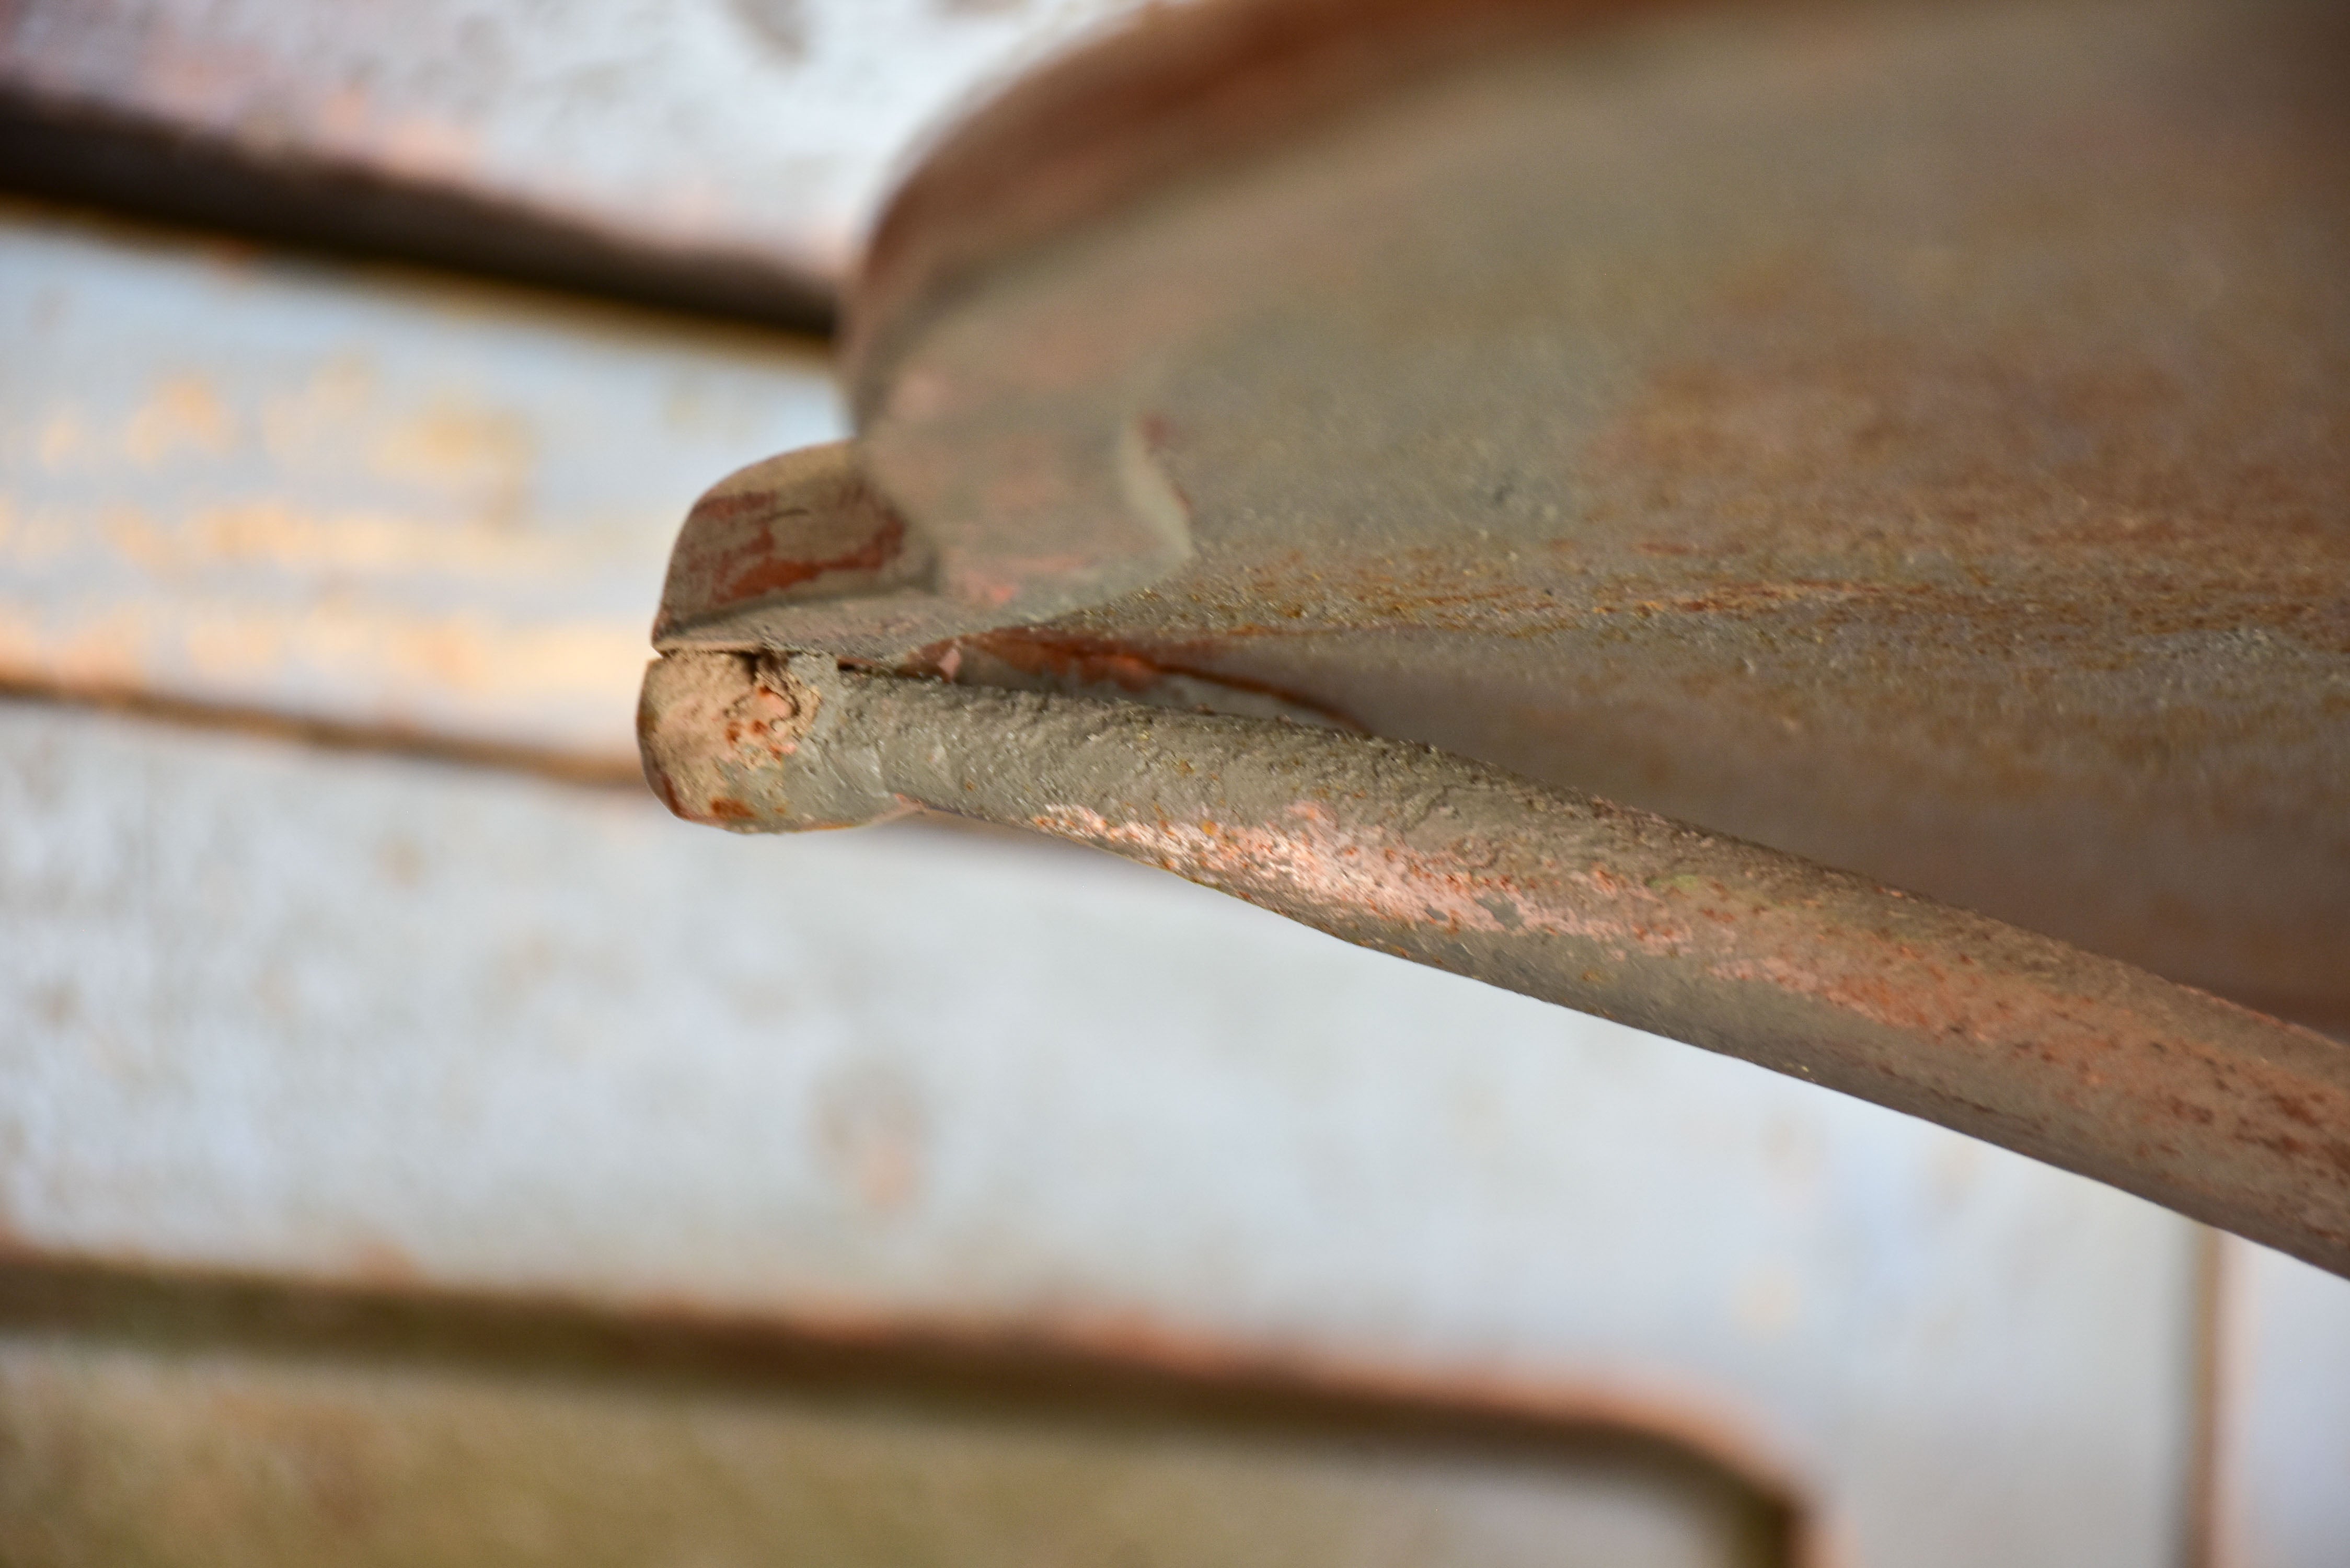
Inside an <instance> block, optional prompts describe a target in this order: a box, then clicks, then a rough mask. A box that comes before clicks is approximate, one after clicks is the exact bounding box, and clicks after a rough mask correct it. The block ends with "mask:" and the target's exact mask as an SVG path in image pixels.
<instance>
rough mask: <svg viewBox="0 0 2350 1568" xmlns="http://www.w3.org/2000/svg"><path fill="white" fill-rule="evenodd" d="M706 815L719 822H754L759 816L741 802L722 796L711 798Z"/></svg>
mask: <svg viewBox="0 0 2350 1568" xmlns="http://www.w3.org/2000/svg"><path fill="white" fill-rule="evenodd" d="M705 815H708V816H709V817H711V819H712V820H713V821H717V822H752V821H755V820H756V819H757V817H758V815H759V814H758V813H757V812H755V811H754V810H752V809H751V808H750V807H749V806H747V805H743V803H742V802H741V801H739V800H730V799H729V798H727V797H726V796H724V795H723V794H722V795H712V797H711V801H710V805H709V807H708V808H707V811H706V813H705Z"/></svg>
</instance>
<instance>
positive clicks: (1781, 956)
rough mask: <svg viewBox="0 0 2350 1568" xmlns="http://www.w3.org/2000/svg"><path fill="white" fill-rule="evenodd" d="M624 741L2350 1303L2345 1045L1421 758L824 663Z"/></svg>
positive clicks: (1926, 906) (800, 809) (655, 721)
mask: <svg viewBox="0 0 2350 1568" xmlns="http://www.w3.org/2000/svg"><path fill="white" fill-rule="evenodd" d="M640 723H641V726H642V733H643V738H644V745H645V759H646V773H647V776H648V777H649V778H650V780H651V781H652V784H653V787H654V790H655V793H657V794H660V797H661V798H662V800H663V801H664V802H666V803H667V804H668V805H669V807H670V809H671V810H672V811H674V812H676V813H677V814H678V815H680V816H682V817H686V818H688V819H689V820H691V821H696V822H702V823H707V824H710V825H711V826H720V827H730V828H734V829H737V830H740V831H748V832H767V833H775V832H791V831H798V830H805V829H809V828H823V827H843V826H856V825H858V824H861V823H867V822H872V821H879V820H887V819H889V818H890V817H892V816H897V815H904V814H905V813H907V812H910V811H913V810H917V809H923V808H927V809H929V810H931V811H936V812H943V813H948V814H952V815H965V816H970V817H973V818H977V819H979V820H981V821H984V822H993V823H998V824H1001V825H1003V826H1014V827H1028V828H1034V829H1036V830H1038V831H1041V832H1045V833H1050V834H1053V835H1055V836H1059V837H1063V838H1067V839H1071V840H1074V841H1075V842H1076V843H1079V844H1085V845H1089V846H1093V847H1096V848H1100V849H1107V850H1110V851H1112V852H1113V853H1116V854H1120V855H1124V856H1126V857H1128V858H1131V859H1135V860H1139V861H1142V862H1143V863H1145V864H1148V865H1154V866H1159V867H1163V868H1165V869H1167V870H1170V871H1173V872H1176V873H1178V874H1179V875H1180V876H1182V877H1187V878H1189V879H1190V880H1191V881H1195V882H1199V883H1201V884H1203V885H1205V886H1207V887H1211V888H1218V889H1220V890H1222V891H1224V892H1228V893H1232V894H1233V895H1235V896H1237V897H1239V898H1246V899H1248V900H1249V901H1250V902H1251V903H1253V904H1257V905H1260V906H1262V907H1263V908H1265V909H1272V910H1274V912H1276V913H1278V914H1282V915H1286V916H1288V917H1289V918H1291V919H1296V920H1302V921H1304V922H1305V923H1306V924H1308V925H1311V926H1315V927H1317V928H1319V929H1322V930H1326V931H1328V932H1330V933H1331V934H1332V935H1334V936H1336V937H1339V938H1342V939H1344V940H1347V941H1351V942H1355V943H1357V944H1359V945H1361V946H1364V947H1367V948H1373V949H1376V950H1380V951H1383V952H1390V953H1394V954H1397V955H1399V956H1400V957H1404V958H1409V959H1411V960H1413V961H1417V962H1419V963H1425V964H1432V965H1435V966H1436V967H1438V968H1441V969H1447V970H1451V971H1454V972H1456V973H1459V974H1464V975H1468V976H1471V977H1472V978H1474V979H1478V980H1483V981H1490V982H1491V983H1492V984H1495V985H1500V986H1505V987H1507V988H1508V989H1510V990H1512V991H1517V992H1524V993H1525V994H1527V995H1529V996H1536V997H1540V998H1542V999H1544V1001H1548V1002H1561V1003H1564V1004H1565V1005H1568V1006H1572V1007H1576V1008H1580V1009H1582V1010H1583V1011H1585V1012H1595V1013H1597V1014H1599V1015H1601V1016H1602V1017H1607V1018H1613V1019H1617V1020H1620V1021H1622V1022H1624V1023H1631V1024H1633V1025H1635V1026H1637V1027H1639V1028H1644V1029H1650V1030H1655V1031H1657V1032H1659V1033H1663V1034H1667V1035H1669V1036H1671V1037H1672V1038H1674V1039H1679V1040H1687V1041H1690V1042H1692V1043H1694V1044H1702V1045H1705V1046H1708V1047H1709V1048H1711V1049H1713V1050H1717V1051H1724V1052H1728V1053H1730V1054H1733V1055H1738V1056H1742V1057H1744V1058H1746V1059H1747V1060H1749V1061H1753V1062H1759V1063H1761V1064H1764V1065H1766V1066H1769V1067H1773V1068H1775V1069H1776V1070H1778V1071H1780V1072H1783V1073H1790V1074H1794V1075H1798V1076H1800V1077H1802V1078H1804V1079H1805V1080H1807V1081H1810V1082H1814V1083H1818V1084H1821V1085H1825V1086H1827V1087H1830V1088H1835V1089H1840V1090H1842V1091H1844V1092H1845V1093H1846V1094H1853V1095H1858V1096H1861V1097H1862V1098H1864V1099H1869V1100H1874V1101H1876V1102H1877V1103H1878V1104H1881V1105H1887V1106H1894V1107H1896V1108H1897V1109H1900V1110H1905V1111H1908V1112H1910V1113H1912V1114H1914V1115H1918V1116H1927V1117H1929V1118H1930V1119H1932V1120H1934V1121H1938V1122H1940V1123H1942V1124H1943V1125H1944V1126H1946V1127H1956V1128H1958V1129H1959V1130H1960V1131H1961V1132H1967V1133H1971V1134H1973V1135H1974V1136H1976V1137H1983V1138H1988V1139H1990V1140H1991V1142H1993V1143H1997V1144H2001V1145H2002V1146H2004V1147H2010V1148H2013V1149H2016V1150H2019V1151H2020V1152H2022V1153H2026V1154H2031V1155H2033V1156H2035V1157H2037V1158H2042V1159H2046V1160H2049V1161H2051V1162H2052V1163H2054V1164H2057V1165H2061V1166H2063V1167H2064V1168H2067V1169H2071V1170H2077V1171H2080V1172H2082V1173H2084V1174H2085V1175H2089V1176H2093V1177H2095V1178H2096V1179H2099V1180H2104V1181H2110V1182H2112V1183H2114V1184H2115V1185H2116V1186H2118V1187H2121V1188H2123V1189H2126V1190H2129V1191H2132V1192H2136V1193H2137V1194H2138V1195H2139V1196H2141V1197H2145V1198H2150V1199H2154V1200H2155V1201H2157V1202H2159V1203H2163V1204H2166V1205H2168V1207H2170V1208H2173V1209H2177V1210H2179V1211H2180V1212H2182V1213H2186V1214H2191V1215H2193V1216H2195V1217H2196V1218H2198V1219H2200V1220H2207V1221H2209V1222H2210V1223H2212V1224H2215V1225H2219V1226H2221V1227H2224V1228H2226V1229H2228V1230H2230V1231H2237V1232H2239V1233H2241V1234H2243V1235H2246V1236H2249V1237H2251V1238H2252V1239H2253V1240H2255V1241H2265V1242H2267V1243H2269V1244H2270V1245H2272V1246H2275V1247H2279V1248H2282V1249H2283V1250H2284V1251H2289V1252H2292V1253H2294V1254H2296V1255H2298V1256H2300V1257H2303V1258H2306V1259H2308V1260H2309V1261H2311V1262H2315V1263H2317V1264H2319V1265H2321V1266H2322V1267H2324V1268H2328V1269H2331V1270H2332V1271H2333V1272H2335V1273H2341V1274H2350V1049H2345V1047H2344V1046H2343V1045H2342V1044H2341V1043H2339V1042H2337V1041H2334V1040H2330V1039H2327V1038H2326V1037H2324V1036H2323V1035H2320V1034H2317V1033H2314V1032H2312V1031H2309V1030H2305V1029H2300V1028H2296V1027H2294V1026H2293V1025H2291V1024H2285V1023H2277V1022H2276V1021H2274V1020H2272V1019H2270V1018H2266V1017H2264V1016H2262V1014H2260V1013H2256V1012H2251V1010H2250V1009H2247V1008H2243V1007H2239V1006H2237V1005H2236V1004H2234V1003H2232V1002H2223V1001H2221V1000H2220V999H2219V998H2217V997H2213V996H2210V995H2207V994H2205V993H2204V992H2198V991H2193V990H2189V988H2187V987H2184V986H2178V985H2173V984H2170V983H2168V981H2162V980H2159V979H2158V978H2156V977H2155V976H2153V975H2150V974H2147V973H2146V972H2145V971H2140V970H2134V969H2132V968H2130V967H2129V966H2128V965H2126V964H2121V963H2116V962H2114V961H2111V960H2106V959H2099V958H2096V957H2095V956H2093V955H2091V954H2088V953H2085V952H2082V951H2080V950H2077V949H2074V948H2068V947H2066V946H2065V945H2064V943H2062V942H2056V941H2052V940H2048V939H2047V938H2044V937H2037V936H2034V935H2033V934H2032V933H2030V932H2027V931H2022V930H2018V929H2014V928H2012V927H2002V926H2001V925H2000V924H1999V923H1998V922H1996V921H1993V920H1989V919H1983V918H1982V917H1981V916H1978V915H1970V914H1968V913H1966V912H1964V911H1962V910H1957V909H1949V908H1947V907H1944V906H1940V905H1936V904H1933V903H1931V902H1929V901H1927V900H1924V899H1920V898H1914V897H1912V896H1910V895H1908V894H1904V893H1901V892H1898V891H1895V890H1893V889H1889V888H1882V887H1879V886H1877V885H1876V884H1874V883H1871V882H1868V881H1866V880H1865V879H1863V878H1860V877H1852V876H1848V875H1845V874H1842V873H1838V872H1832V871H1828V870H1825V869H1824V868H1823V867H1818V866H1814V865H1810V864H1807V863H1805V862H1804V861H1800V860H1797V859H1794V857H1789V856H1785V855H1780V854H1777V853H1774V852H1773V851H1771V850H1767V849H1763V848H1762V847H1760V846H1755V845H1751V844H1744V843H1741V842H1739V841H1738V840H1735V839H1730V838H1724V837H1721V836H1718V835H1712V834H1708V833H1705V832H1702V831H1700V830H1698V829H1695V828H1691V827H1690V826H1686V825H1684V824H1679V823H1674V822H1669V821H1667V820H1665V819H1663V818H1661V817H1655V816H1651V815H1648V814H1646V813H1643V812H1637V811H1628V810H1627V809H1625V808H1624V807H1621V806H1617V805H1610V804H1609V803H1607V802H1606V801H1601V800H1596V799H1594V798H1592V797H1590V796H1588V795H1582V794H1571V793H1567V792H1563V791H1556V790H1545V789H1543V788H1540V787H1539V786H1536V785H1533V784H1527V783H1526V782H1525V781H1523V780H1522V779H1518V778H1514V777H1513V776H1511V775H1509V774H1500V773H1496V772H1494V771H1493V770H1492V769H1490V768H1484V767H1481V766H1479V765H1477V764H1475V763H1467V762H1464V761H1462V760H1461V759H1460V758H1457V757H1452V756H1448V755H1446V754H1445V753H1441V752H1439V751H1436V750H1434V749H1433V748H1430V747H1426V746H1419V745H1413V744H1409V743H1406V742H1391V741H1383V740H1378V739H1375V738H1371V737H1366V736H1356V735H1347V734H1342V733H1337V732H1332V731H1330V730H1326V729H1321V728H1313V727H1307V726H1303V725H1297V724H1292V723H1286V722H1279V721H1273V720H1263V719H1247V718H1239V717H1233V716H1230V715H1222V714H1205V713H1184V712H1174V711H1167V710H1165V709H1161V708H1155V707H1151V706H1147V705H1144V704H1141V703H1136V702H1115V701H1111V702H1105V701H1095V700H1089V699H1086V698H1080V697H1070V696H1066V695H1060V696H1055V695H1047V694H1043V693H1035V692H1008V691H978V690H972V689H969V688H963V687H957V686H954V685H951V684H949V683H946V682H943V681H937V680H907V679H904V678H902V677H898V676H890V675H874V674H867V673H862V672H856V671H848V670H841V669H840V668H839V667H838V666H837V663H836V661H835V660H834V659H833V658H832V657H831V656H830V655H826V654H803V655H798V656H795V657H793V658H791V659H788V660H786V659H783V658H781V657H778V656H764V657H760V656H753V655H744V654H734V653H676V654H671V656H669V657H668V658H666V659H662V660H661V661H660V662H659V663H658V664H656V665H655V666H653V668H652V669H651V670H650V671H649V672H648V673H647V675H646V677H645V691H644V709H643V713H642V717H641V720H640Z"/></svg>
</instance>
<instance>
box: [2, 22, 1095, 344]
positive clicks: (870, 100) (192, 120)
mask: <svg viewBox="0 0 2350 1568" xmlns="http://www.w3.org/2000/svg"><path fill="white" fill-rule="evenodd" d="M1134 3H1135V0H1027V3H1024V4H1014V5H990V4H981V5H962V4H955V3H952V0H679V3H675V4H668V5H653V6H648V5H639V4H633V3H631V0H552V3H547V0H541V3H538V4H533V5H513V4H504V3H502V0H411V3H410V4H404V5H398V6H394V7H389V8H387V7H380V6H374V5H314V4H303V3H301V0H16V3H15V4H12V5H9V6H7V7H5V9H0V148H5V151H6V153H7V160H5V161H13V162H14V163H15V164H16V165H17V167H16V168H14V169H11V170H8V171H6V173H5V176H0V178H5V179H6V180H11V181H23V180H27V179H34V178H36V177H37V178H39V179H41V180H42V181H43V182H46V183H47V184H50V185H53V186H54V185H64V186H67V187H68V188H71V189H74V190H76V191H77V192H80V193H84V194H88V195H93V196H102V197H104V198H109V199H112V200H115V201H118V202H130V203H131V204H132V205H133V206H134V208H137V207H145V208H148V209H158V208H168V209H169V213H168V215H170V216H172V217H175V218H180V219H196V220H200V221H210V222H214V223H224V224H225V225H228V226H236V225H238V224H249V225H257V226H260V227H263V228H265V229H270V230H272V231H274V232H279V233H286V234H299V235H301V236H302V237H306V238H319V239H328V240H337V241H341V242H343V243H347V244H362V245H366V246H369V247H371V248H373V249H378V250H390V251H393V252H397V253H401V254H427V255H432V256H434V257H437V258H439V259H443V260H447V261H452V262H455V263H457V264H459V265H473V266H489V267H493V268H501V269H504V270H510V271H517V272H522V273H525V274H536V275H542V276H545V277H547V278H549V279H550V280H553V281H559V282H567V283H577V284H586V285H587V286H596V287H612V288H619V289H621V290H623V291H626V292H632V293H639V294H646V293H650V294H655V295H666V296H671V297H674V298H678V299H681V300H684V301H688V302H691V303H697V304H703V305H713V306H721V307H723V308H726V309H728V310H730V311H733V312H734V313H736V314H738V315H753V316H757V315H773V314H777V313H779V312H780V313H785V314H788V313H789V312H792V311H795V310H797V311H807V310H810V309H820V308H822V306H823V303H824V301H825V299H826V297H827V296H829V294H830V293H831V292H832V290H833V288H834V287H835V286H836V285H837V282H838V281H839V279H840V277H841V276H842V275H843V274H844V273H845V272H846V271H847V267H848V265H850V263H851V261H852V259H853V257H854V255H855V254H856V250H857V245H858V240H859V238H860V236H861V234H862V232H863V229H864V227H865V225H866V223H867V222H868V219H869V216H870V213H871V211H872V208H873V206H874V205H875V203H876V202H878V200H879V196H880V193H881V191H882V189H883V186H884V183H885V182H886V181H887V179H888V177H889V173H890V171H891V169H892V167H893V165H894V163H895V162H896V161H898V159H899V158H900V157H901V156H902V155H903V153H904V152H905V151H906V150H907V149H908V148H909V147H910V145H911V144H912V143H913V142H914V141H915V140H917V138H918V137H919V136H920V134H921V132H922V131H923V130H925V129H926V128H927V126H928V124H929V123H930V121H931V120H932V119H934V118H935V117H937V116H938V115H939V114H940V113H941V111H942V110H944V109H947V108H948V107H950V106H951V105H953V104H955V103H957V102H958V101H959V100H961V99H964V98H966V97H967V96H969V95H972V94H973V93H976V92H979V91H981V90H983V88H984V86H985V84H986V83H988V82H989V81H990V80H992V79H993V78H995V77H996V76H998V75H999V74H1001V73H1003V72H1005V71H1008V70H1010V69H1012V68H1014V67H1016V66H1017V65H1019V64H1021V63H1023V62H1024V61H1026V60H1028V59H1031V58H1033V57H1035V56H1036V55H1038V54H1040V53H1042V52H1045V51H1046V50H1048V49H1049V48H1051V47H1053V46H1054V45H1055V44H1056V43H1059V42H1061V41H1063V40H1066V39H1067V38H1069V37H1071V36H1076V35H1077V34H1080V33H1082V32H1083V31H1084V30H1085V29H1086V28H1087V27H1088V26H1092V25H1094V24H1096V23H1098V22H1099V21H1101V20H1102V19H1104V18H1106V17H1109V16H1116V15H1118V14H1120V13H1123V12H1125V11H1128V10H1129V9H1131V8H1132V7H1133V5H1134ZM10 109H13V111H14V114H15V116H16V118H17V119H20V120H23V121H25V123H21V124H11V123H10V122H9V118H8V114H7V112H6V111H8V110H10Z"/></svg>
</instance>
